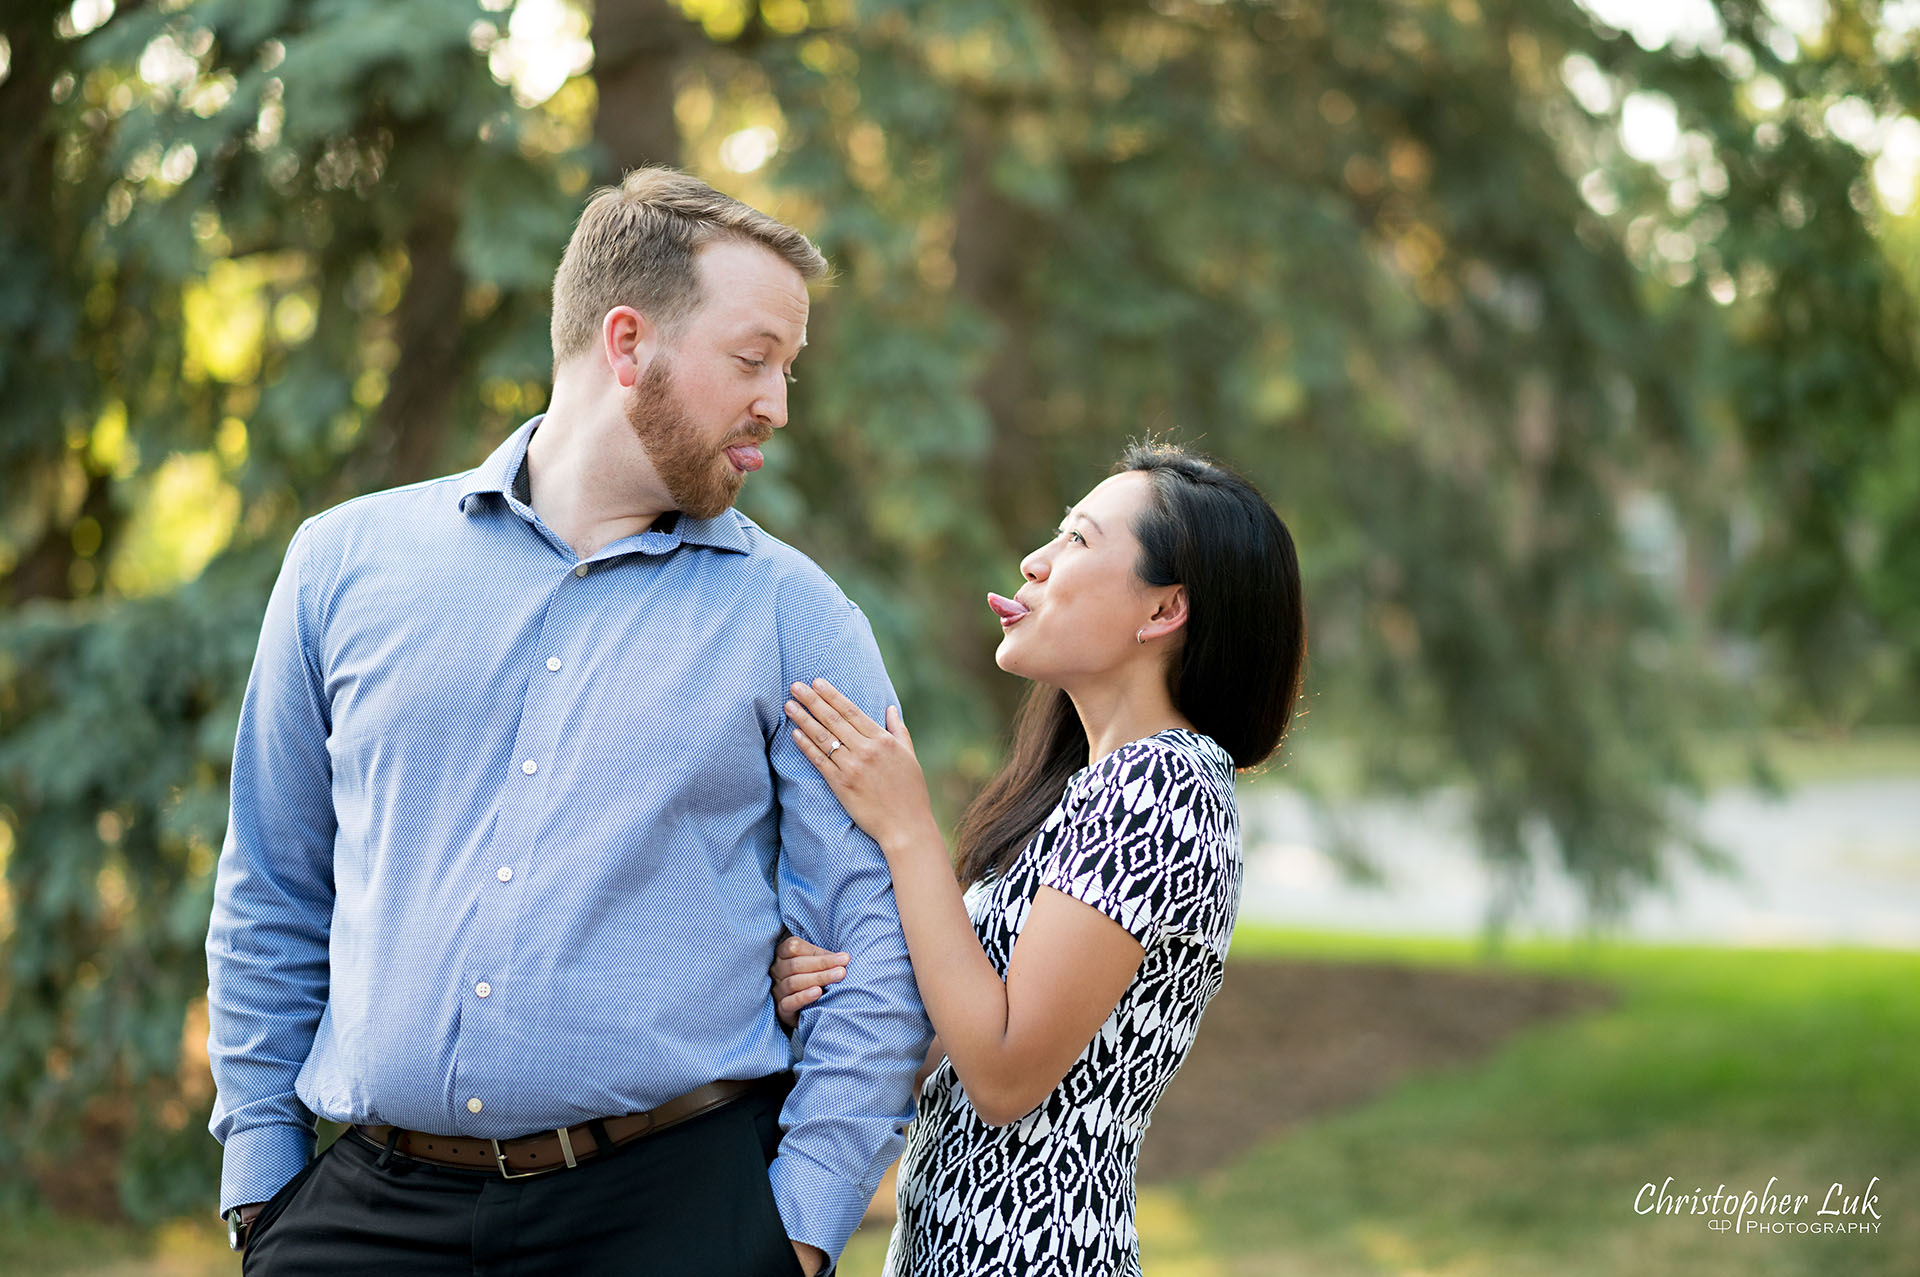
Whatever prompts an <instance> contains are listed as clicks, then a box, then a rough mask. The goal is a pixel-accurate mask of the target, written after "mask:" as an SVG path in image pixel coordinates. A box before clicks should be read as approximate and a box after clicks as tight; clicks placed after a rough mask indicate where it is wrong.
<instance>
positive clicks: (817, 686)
mask: <svg viewBox="0 0 1920 1277" xmlns="http://www.w3.org/2000/svg"><path fill="white" fill-rule="evenodd" d="M813 690H814V691H815V692H817V693H818V694H819V696H820V699H821V700H823V701H825V702H826V704H827V708H828V709H829V710H830V711H831V712H833V713H835V714H838V715H839V716H840V720H841V721H842V722H844V723H846V724H847V726H849V727H851V728H852V729H853V730H854V731H857V732H859V733H860V734H861V735H862V736H880V735H884V734H885V733H883V732H882V731H881V730H880V725H879V724H878V723H875V722H874V721H873V720H872V719H871V718H868V717H867V713H866V711H865V710H863V709H861V708H860V707H859V706H858V705H855V704H854V703H853V702H852V701H850V700H848V699H847V697H846V695H845V694H844V693H843V692H841V690H840V689H839V688H837V687H835V686H834V685H833V684H832V683H829V682H828V681H827V680H826V679H824V678H816V679H814V680H813ZM827 721H828V726H832V725H833V724H832V722H831V720H827Z"/></svg>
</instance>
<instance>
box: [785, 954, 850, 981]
mask: <svg viewBox="0 0 1920 1277" xmlns="http://www.w3.org/2000/svg"><path fill="white" fill-rule="evenodd" d="M846 965H847V955H846V954H844V953H834V952H833V951H832V950H830V949H815V950H813V952H811V953H801V954H795V955H794V956H792V957H780V958H775V959H774V960H773V967H772V972H773V978H774V979H776V980H785V979H786V978H787V977H789V976H796V975H811V974H813V973H814V972H816V971H831V970H832V969H833V968H835V967H844V966H846Z"/></svg>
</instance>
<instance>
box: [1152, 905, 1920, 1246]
mask: <svg viewBox="0 0 1920 1277" xmlns="http://www.w3.org/2000/svg"><path fill="white" fill-rule="evenodd" d="M1234 953H1235V956H1236V957H1238V958H1245V957H1248V956H1252V955H1255V954H1259V955H1263V956H1282V955H1308V954H1311V955H1314V956H1323V957H1334V956H1339V957H1363V956H1364V957H1369V958H1380V957H1391V958H1401V959H1405V960H1409V961H1418V962H1423V963H1442V964H1447V965H1481V966H1484V965H1489V964H1483V963H1480V962H1479V961H1478V959H1477V958H1476V957H1475V955H1474V952H1473V950H1472V948H1471V946H1470V945H1468V944H1465V943H1457V942H1448V941H1433V940H1419V941H1406V940H1378V939H1369V938H1365V937H1351V936H1326V935H1314V934H1310V933H1301V932H1280V931H1270V930H1258V929H1252V930H1246V931H1243V932H1242V934H1241V935H1240V937H1239V938H1238V940H1237V942H1236V948H1235V950H1234ZM1492 965H1497V966H1500V967H1505V968H1508V969H1516V970H1525V971H1537V972H1552V973H1558V974H1566V975H1576V976H1580V977H1583V978H1587V979H1592V980H1596V981H1601V982H1605V983H1609V984H1612V985H1614V986H1615V987H1617V988H1619V989H1620V990H1621V991H1622V993H1623V995H1624V996H1623V998H1622V1000H1621V1003H1620V1004H1619V1005H1618V1006H1617V1007H1616V1008H1614V1009H1612V1010H1609V1011H1606V1012H1601V1013H1596V1014H1590V1015H1586V1016H1583V1017H1579V1018H1577V1019H1573V1020H1568V1021H1559V1022H1554V1023H1550V1024H1546V1025H1542V1026H1537V1027H1536V1028H1534V1029H1532V1030H1530V1031H1527V1032H1525V1033H1522V1034H1520V1035H1518V1036H1517V1037H1515V1038H1513V1039H1511V1040H1510V1041H1509V1043H1508V1044H1507V1045H1506V1046H1505V1047H1504V1048H1503V1049H1502V1050H1501V1051H1499V1052H1498V1053H1497V1054H1496V1055H1494V1056H1493V1057H1492V1058H1491V1059H1489V1060H1487V1061H1483V1062H1481V1063H1479V1064H1477V1065H1474V1066H1470V1067H1466V1068H1461V1069H1456V1070H1451V1071H1448V1072H1445V1073H1440V1074H1431V1075H1428V1076H1425V1077H1422V1078H1419V1079H1416V1080H1413V1081H1411V1082H1409V1083H1407V1084H1404V1085H1402V1086H1400V1087H1398V1088H1396V1089H1395V1090H1393V1091H1391V1092H1389V1093H1388V1094H1386V1095H1385V1096H1382V1097H1381V1098H1379V1099H1377V1100H1375V1101H1374V1102H1372V1103H1369V1104H1367V1105H1365V1106H1363V1107H1361V1108H1359V1109H1356V1110H1353V1111H1351V1112H1349V1113H1345V1114H1341V1115H1337V1116H1333V1117H1329V1118H1327V1119H1324V1120H1322V1121H1319V1122H1316V1123H1313V1124H1311V1125H1309V1126H1306V1127H1304V1128H1301V1129H1298V1130H1296V1131H1294V1132H1292V1133H1290V1134H1289V1135H1288V1136H1286V1137H1285V1138H1283V1139H1281V1140H1278V1141H1276V1142H1274V1143H1272V1144H1270V1145H1267V1146H1265V1147H1262V1148H1260V1149H1257V1150H1256V1151H1255V1152H1254V1153H1253V1154H1251V1155H1250V1156H1248V1157H1246V1158H1244V1159H1242V1160H1241V1161H1240V1162H1239V1163H1237V1164H1236V1165H1233V1166H1230V1167H1228V1168H1225V1169H1223V1170H1221V1171H1218V1172H1215V1173H1213V1174H1211V1175H1209V1176H1207V1177H1205V1178H1204V1179H1202V1180H1201V1181H1198V1182H1195V1183H1189V1184H1185V1185H1180V1186H1177V1187H1175V1188H1173V1189H1170V1190H1161V1191H1159V1192H1155V1193H1149V1194H1147V1195H1146V1196H1145V1200H1143V1203H1142V1211H1141V1222H1142V1257H1143V1261H1144V1263H1145V1267H1146V1270H1147V1272H1149V1273H1232V1274H1241V1273H1245V1274H1255V1273H1258V1274H1263V1275H1264V1274H1271V1275H1273V1277H1281V1275H1282V1274H1288V1273H1303V1274H1305V1273H1312V1274H1316V1275H1320V1274H1325V1275H1327V1277H1338V1275H1340V1274H1362V1273H1365V1274H1373V1273H1427V1274H1459V1275H1466V1274H1534V1273H1556V1274H1568V1275H1571V1277H1578V1275H1580V1274H1609V1275H1611V1274H1619V1273H1630V1274H1666V1273H1675V1274H1679V1273H1685V1274H1708V1275H1713V1274H1727V1275H1729V1277H1732V1275H1733V1274H1739V1275H1740V1277H1747V1275H1749V1274H1762V1275H1765V1274H1802V1273H1805V1274H1829V1273H1846V1274H1876V1273H1886V1274H1895V1273H1901V1274H1905V1273H1911V1272H1913V1271H1915V1269H1916V1267H1920V1211H1917V1210H1915V1209H1914V1208H1913V1204H1912V1188H1913V1185H1914V1183H1915V1182H1916V1178H1917V1176H1916V1172H1917V1171H1920V1087H1916V1086H1915V1085H1914V1078H1915V1064H1914V1059H1913V1045H1914V1044H1915V1043H1916V1042H1920V955H1913V954H1887V953H1883V952H1876V951H1857V950H1830V951H1816V952H1805V951H1795V952H1773V951H1765V952H1761V951H1751V950H1719V949H1697V948H1678V947H1651V946H1625V945H1606V946H1585V947H1579V948H1573V947H1569V946H1567V945H1564V944H1550V943H1536V944H1524V945H1516V946H1513V947H1512V949H1511V950H1510V951H1509V952H1508V954H1507V955H1506V956H1505V957H1504V958H1503V959H1502V960H1501V961H1500V962H1499V963H1498V964H1492ZM1669 1175H1671V1176H1673V1177H1674V1185H1673V1189H1672V1191H1674V1192H1676V1193H1683V1192H1687V1191H1690V1190H1692V1189H1694V1188H1696V1187H1698V1188H1704V1189H1705V1190H1706V1191H1707V1192H1708V1193H1711V1192H1712V1191H1713V1190H1714V1189H1715V1188H1717V1187H1719V1186H1720V1185H1723V1184H1724V1185H1726V1186H1728V1187H1729V1188H1730V1189H1734V1190H1745V1189H1748V1188H1751V1189H1753V1190H1755V1191H1756V1192H1759V1191H1762V1190H1764V1189H1765V1187H1766V1184H1767V1181H1768V1179H1769V1177H1771V1176H1777V1177H1778V1179H1779V1183H1778V1184H1776V1185H1775V1187H1774V1191H1775V1192H1776V1193H1777V1192H1779V1191H1781V1190H1782V1189H1783V1188H1786V1189H1790V1190H1791V1191H1793V1192H1796V1193H1807V1194H1810V1195H1811V1197H1812V1198H1813V1200H1812V1201H1811V1202H1809V1203H1808V1204H1807V1205H1806V1206H1805V1207H1803V1208H1802V1210H1801V1212H1800V1214H1799V1215H1798V1216H1794V1217H1788V1218H1797V1219H1801V1220H1806V1221H1808V1222H1815V1221H1816V1219H1817V1218H1818V1217H1816V1216H1815V1214H1814V1212H1816V1211H1817V1210H1818V1209H1819V1206H1820V1202H1821V1198H1822V1196H1823V1195H1824V1194H1825V1193H1826V1191H1827V1187H1828V1185H1829V1184H1831V1183H1833V1182H1834V1181H1841V1182H1843V1183H1844V1184H1845V1185H1846V1191H1847V1192H1849V1193H1853V1192H1858V1191H1859V1190H1861V1189H1863V1188H1865V1186H1866V1184H1867V1181H1868V1179H1869V1178H1870V1177H1871V1176H1875V1175H1877V1176H1879V1181H1880V1182H1879V1183H1878V1184H1877V1185H1876V1186H1875V1192H1877V1193H1878V1194H1879V1210H1880V1214H1881V1216H1882V1218H1881V1220H1880V1232H1879V1233H1878V1234H1877V1235H1867V1236H1813V1235H1798V1234H1794V1235H1785V1236H1780V1235H1775V1236H1759V1235H1748V1236H1731V1235H1728V1234H1723V1233H1715V1232H1710V1231H1709V1230H1708V1229H1707V1227H1706V1222H1707V1221H1706V1218H1705V1217H1702V1216H1685V1215H1682V1216H1678V1217H1672V1216H1657V1215H1647V1216H1642V1215H1638V1214H1635V1213H1634V1211H1633V1200H1634V1196H1635V1194H1636V1193H1637V1192H1638V1190H1639V1188H1640V1186H1641V1185H1642V1184H1644V1183H1646V1182H1649V1181H1651V1182H1653V1183H1655V1184H1660V1183H1662V1182H1664V1181H1665V1179H1666V1177H1667V1176H1669Z"/></svg>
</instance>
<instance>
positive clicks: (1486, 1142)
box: [0, 928, 1920, 1277]
mask: <svg viewBox="0 0 1920 1277" xmlns="http://www.w3.org/2000/svg"><path fill="white" fill-rule="evenodd" d="M1288 956H1312V957H1336V958H1355V959H1360V958H1364V959H1370V960H1377V959H1391V960H1399V961H1405V962H1411V963H1420V964H1439V965H1447V966H1467V967H1481V968H1486V967H1494V968H1498V969H1506V970H1515V971H1526V972H1547V973H1555V974H1563V975H1570V976H1578V977H1581V978H1585V979H1589V980H1594V981H1599V982H1604V983H1607V984H1610V985H1613V986H1614V987H1616V988H1618V989H1619V990H1620V991H1621V994H1622V997H1621V1000H1620V1002H1619V1004H1618V1005H1617V1006H1616V1007H1614V1008H1612V1009H1610V1010H1607V1011H1603V1012H1597V1013H1591V1014H1588V1015H1584V1016H1581V1017H1577V1018H1573V1019H1568V1020H1560V1021H1554V1022H1550V1023H1546V1024H1542V1025H1537V1026H1535V1027H1534V1028H1532V1029H1529V1030H1527V1031H1526V1032H1523V1033H1521V1034H1519V1035H1517V1036H1516V1037H1514V1038H1512V1039H1509V1040H1508V1042H1507V1043H1506V1044H1505V1045H1504V1046H1503V1047H1502V1048H1501V1049H1500V1050H1499V1051H1497V1052H1496V1053H1495V1054H1494V1055H1493V1056H1491V1057H1489V1058H1488V1059H1486V1060H1483V1061H1480V1062H1478V1063H1476V1064H1473V1065H1469V1066H1463V1067H1459V1068H1454V1069H1449V1070H1446V1071H1444V1072H1439V1073H1433V1074H1428V1075H1425V1076H1422V1077H1419V1078H1416V1079H1413V1080H1411V1081H1408V1082H1406V1083H1404V1084H1402V1085H1400V1086H1398V1087H1396V1088H1394V1089H1393V1090H1391V1091H1389V1092H1387V1093H1386V1094H1384V1095H1382V1096H1380V1097H1378V1098H1376V1099H1375V1100H1373V1101H1372V1102H1370V1103H1367V1104H1365V1105H1363V1106H1361V1107H1359V1108H1357V1109H1354V1110H1351V1111H1349V1112H1346V1113H1341V1114H1336V1115H1332V1116H1329V1117H1327V1118H1324V1119H1322V1120H1320V1121H1317V1122H1314V1123H1310V1124H1308V1125H1305V1126H1303V1127H1299V1128H1296V1129H1295V1130H1293V1131H1291V1132H1289V1133H1288V1134H1287V1135H1285V1136H1284V1137H1282V1138H1280V1139H1278V1140H1275V1141H1273V1142H1271V1143H1269V1144H1267V1145H1264V1146H1262V1147H1260V1148H1257V1149H1255V1150H1254V1151H1253V1152H1252V1153H1251V1154H1249V1155H1248V1156H1246V1157H1244V1158H1242V1159H1240V1160H1239V1161H1238V1162H1236V1163H1234V1164H1233V1165H1230V1166H1227V1167H1225V1168H1222V1169H1221V1170H1218V1171H1216V1172H1213V1173H1211V1174H1209V1175H1207V1176H1205V1177H1203V1178H1201V1179H1198V1180H1193V1181H1187V1182H1183V1183H1178V1184H1175V1185H1171V1186H1162V1187H1158V1188H1154V1189H1150V1190H1148V1191H1146V1192H1144V1193H1143V1194H1142V1196H1141V1204H1140V1227H1141V1238H1142V1245H1141V1249H1142V1259H1143V1262H1144V1266H1145V1270H1146V1272H1147V1274H1148V1275H1149V1277H1242V1275H1245V1277H1253V1275H1255V1274H1258V1275H1259V1277H1286V1275H1288V1274H1303V1275H1304V1274H1312V1275H1314V1277H1346V1275H1350V1274H1416V1273H1418V1274H1428V1275H1440V1274H1445V1275H1446V1277H1480V1275H1486V1277H1508V1275H1512V1277H1522V1275H1525V1277H1534V1275H1535V1274H1543V1273H1552V1274H1564V1275H1566V1277H1589V1275H1591V1277H1599V1275H1601V1274H1605V1275H1606V1277H1614V1275H1615V1274H1630V1275H1632V1277H1642V1275H1647V1277H1662V1275H1665V1274H1687V1275H1689V1277H1692V1275H1694V1274H1702V1275H1704V1277H1735V1275H1738V1277H1753V1275H1757V1277H1785V1275H1788V1274H1809V1275H1811V1274H1820V1275H1822V1277H1825V1275H1826V1274H1846V1275H1848V1277H1852V1275H1854V1274H1861V1275H1864V1277H1874V1275H1876V1274H1887V1275H1889V1277H1892V1275H1893V1274H1909V1273H1913V1272H1915V1271H1916V1270H1920V1205H1916V1202H1915V1192H1914V1190H1915V1186H1916V1185H1917V1184H1920V1086H1916V1085H1915V1078H1916V1074H1917V1073H1920V1067H1917V1066H1916V1063H1915V1059H1914V1046H1915V1044H1916V1043H1920V954H1907V953H1885V952H1879V951H1862V950H1845V949H1842V950H1827V951H1792V952H1775V951H1756V950H1728V949H1700V948H1681V947H1654V946H1634V945H1619V944H1602V945H1585V946H1570V945H1567V944H1564V943H1553V942H1517V943H1514V944H1511V945H1510V946H1509V947H1508V948H1507V949H1506V951H1505V952H1504V953H1503V955H1502V957H1501V958H1500V959H1499V960H1498V961H1497V962H1486V961H1484V960H1483V959H1481V958H1480V957H1479V956H1478V954H1477V952H1476V950H1475V948H1474V946H1473V944H1472V943H1471V942H1466V941H1454V940H1436V939H1401V938H1391V939H1389V938H1377V937H1366V936H1353V935H1330V934H1316V933H1308V932H1299V931H1279V930H1273V929H1265V928H1242V930H1241V932H1240V933H1239V935H1238V937H1237V938H1236V941H1235V948H1234V958H1235V959H1236V960H1241V961H1243V960H1245V959H1247V958H1250V957H1288ZM1669 1175H1671V1176H1673V1177H1674V1185H1673V1191H1675V1192H1686V1191H1690V1190H1692V1189H1694V1188H1696V1187H1702V1188H1705V1189H1706V1190H1707V1191H1708V1192H1709V1193H1710V1192H1712V1191H1713V1189H1715V1188H1716V1187H1718V1186H1719V1185H1722V1184H1725V1185H1727V1186H1728V1187H1729V1188H1731V1189H1735V1190H1744V1189H1749V1188H1751V1189H1753V1190H1755V1191H1760V1190H1762V1189H1764V1188H1765V1186H1766V1184H1767V1180H1768V1178H1769V1177H1770V1176H1777V1177H1778V1179H1779V1183H1778V1184H1776V1185H1775V1190H1774V1191H1776V1192H1779V1191H1780V1190H1781V1189H1782V1188H1785V1189H1788V1190H1790V1191H1792V1192H1795V1193H1807V1194H1810V1195H1812V1197H1813V1199H1814V1200H1813V1201H1812V1202H1810V1203H1809V1204H1808V1205H1807V1206H1806V1207H1804V1208H1803V1209H1802V1211H1801V1213H1800V1215H1799V1216H1798V1217H1797V1218H1799V1219H1804V1220H1808V1221H1809V1222H1813V1221H1814V1220H1815V1219H1816V1218H1817V1217H1816V1216H1814V1214H1813V1212H1814V1211H1815V1210H1817V1209H1818V1207H1819V1204H1820V1198H1821V1196H1822V1195H1823V1194H1825V1192H1826V1191H1827V1186H1828V1185H1829V1184H1831V1183H1833V1182H1834V1181H1836V1180H1837V1181H1841V1182H1843V1183H1845V1185H1846V1188H1847V1191H1848V1192H1850V1193H1852V1192H1858V1191H1859V1190H1860V1189H1862V1188H1864V1187H1865V1185H1866V1182H1867V1180H1868V1178H1869V1177H1871V1176H1876V1175H1877V1176H1879V1183H1878V1184H1877V1185H1876V1186H1875V1191H1876V1192H1877V1193H1878V1195H1879V1203H1878V1204H1879V1210H1880V1215H1881V1220H1880V1232H1879V1233H1878V1234H1877V1235H1868V1236H1812V1235H1787V1236H1729V1235H1726V1234H1721V1233H1714V1232H1710V1231H1708V1230H1707V1228H1706V1219H1705V1218H1704V1217H1699V1216H1684V1215H1683V1216H1678V1217H1670V1216H1655V1215H1646V1216H1643V1215H1637V1214H1635V1213H1634V1211H1633V1199H1634V1196H1635V1194H1636V1192H1638V1190H1639V1189H1640V1186H1641V1185H1642V1184H1644V1183H1647V1182H1649V1181H1651V1182H1653V1183H1655V1184H1659V1183H1661V1182H1662V1181H1664V1180H1665V1179H1666V1177H1667V1176H1669ZM16 1223H17V1222H16V1221H9V1222H6V1223H4V1224H0V1238H4V1240H0V1271H6V1272H14V1271H34V1272H45V1273H58V1272H91V1273H96V1274H99V1273H116V1274H132V1273H179V1274H187V1273H216V1272H231V1271H232V1266H231V1264H230V1263H229V1262H227V1260H226V1259H224V1258H223V1257H222V1256H221V1255H220V1254H219V1253H218V1252H217V1251H212V1250H210V1249H208V1248H209V1246H210V1245H214V1244H217V1243H214V1242H213V1241H212V1230H211V1228H210V1227H208V1226H205V1225H201V1224H197V1223H196V1224H194V1225H182V1226H179V1227H176V1228H175V1229H174V1230H172V1231H171V1232H163V1233H160V1234H139V1233H134V1232H130V1231H124V1230H109V1231H107V1232H104V1233H94V1232H89V1231H84V1230H82V1229H80V1228H79V1227H78V1226H75V1225H72V1224H64V1223H58V1222H55V1221H48V1220H44V1219H40V1220H38V1221H29V1222H27V1223H26V1224H24V1225H22V1226H18V1227H17V1226H16ZM885 1246H886V1238H885V1237H884V1236H881V1235H861V1236H857V1237H856V1238H855V1240H854V1244H853V1245H852V1246H851V1247H850V1248H849V1250H848V1252H847V1254H846V1256H845V1257H844V1259H843V1262H842V1264H841V1269H840V1271H841V1272H842V1273H843V1274H845V1277H872V1275H873V1274H876V1273H878V1272H879V1267H880V1259H881V1256H882V1254H883V1253H884V1250H885Z"/></svg>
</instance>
